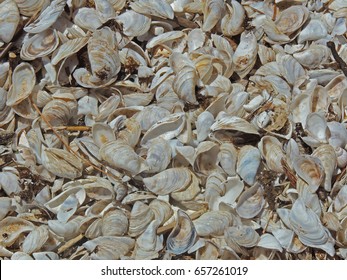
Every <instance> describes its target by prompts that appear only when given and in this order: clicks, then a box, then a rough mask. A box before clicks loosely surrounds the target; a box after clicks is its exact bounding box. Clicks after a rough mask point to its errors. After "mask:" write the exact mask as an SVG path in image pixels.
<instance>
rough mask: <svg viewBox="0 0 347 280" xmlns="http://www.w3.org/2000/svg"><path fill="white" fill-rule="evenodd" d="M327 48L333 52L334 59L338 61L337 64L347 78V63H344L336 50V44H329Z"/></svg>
mask: <svg viewBox="0 0 347 280" xmlns="http://www.w3.org/2000/svg"><path fill="white" fill-rule="evenodd" d="M327 46H328V47H329V49H330V50H331V53H332V55H333V57H334V59H335V60H336V62H337V63H338V64H339V65H340V67H341V70H342V72H343V74H345V76H346V77H347V64H346V62H344V61H343V59H342V58H341V57H340V56H339V54H338V53H337V51H336V48H335V44H334V43H333V42H328V43H327Z"/></svg>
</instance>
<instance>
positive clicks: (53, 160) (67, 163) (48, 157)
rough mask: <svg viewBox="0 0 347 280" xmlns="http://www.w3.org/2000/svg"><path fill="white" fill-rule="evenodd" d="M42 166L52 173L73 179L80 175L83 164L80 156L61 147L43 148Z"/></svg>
mask: <svg viewBox="0 0 347 280" xmlns="http://www.w3.org/2000/svg"><path fill="white" fill-rule="evenodd" d="M41 160H42V164H43V166H44V167H45V168H46V169H47V170H48V171H49V172H51V173H53V174H54V175H57V176H60V177H63V178H69V179H75V178H77V177H80V176H81V175H82V169H83V164H82V161H81V159H80V158H78V157H77V156H75V155H73V154H72V153H70V152H67V151H65V150H62V149H56V148H43V149H42V152H41Z"/></svg>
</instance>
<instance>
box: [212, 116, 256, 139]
mask: <svg viewBox="0 0 347 280" xmlns="http://www.w3.org/2000/svg"><path fill="white" fill-rule="evenodd" d="M224 129H225V130H234V131H240V132H243V133H246V134H255V135H259V133H258V131H257V130H256V128H255V127H254V126H253V125H252V124H250V123H249V122H247V121H246V120H245V119H242V118H240V117H236V116H225V117H222V118H220V119H218V120H216V121H215V123H214V124H213V125H212V126H211V131H218V130H224Z"/></svg>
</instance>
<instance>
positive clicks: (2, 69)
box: [0, 62, 10, 109]
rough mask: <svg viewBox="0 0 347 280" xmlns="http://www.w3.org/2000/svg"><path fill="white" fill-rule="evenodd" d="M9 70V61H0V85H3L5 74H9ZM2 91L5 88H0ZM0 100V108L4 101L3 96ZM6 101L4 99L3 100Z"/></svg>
mask: <svg viewBox="0 0 347 280" xmlns="http://www.w3.org/2000/svg"><path fill="white" fill-rule="evenodd" d="M9 70H10V63H9V62H4V63H0V87H3V86H4V84H5V82H6V79H7V76H8V74H9ZM1 89H2V90H3V91H5V89H3V88H1ZM0 100H1V102H0V104H1V105H0V106H1V107H0V108H1V109H2V106H3V105H2V104H3V102H4V100H3V97H1V98H0ZM5 102H6V100H5Z"/></svg>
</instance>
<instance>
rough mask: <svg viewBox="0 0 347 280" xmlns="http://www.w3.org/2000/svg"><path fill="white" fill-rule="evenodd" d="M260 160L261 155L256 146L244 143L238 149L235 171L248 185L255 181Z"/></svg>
mask: <svg viewBox="0 0 347 280" xmlns="http://www.w3.org/2000/svg"><path fill="white" fill-rule="evenodd" d="M260 161H261V155H260V152H259V150H258V149H257V148H255V147H253V146H250V145H245V146H243V147H242V148H241V149H240V150H239V154H238V158H237V168H236V172H237V174H239V175H240V177H241V178H242V179H243V180H244V181H245V182H246V183H247V184H248V185H250V186H252V185H253V184H254V182H255V177H256V175H257V172H258V168H259V166H260Z"/></svg>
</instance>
